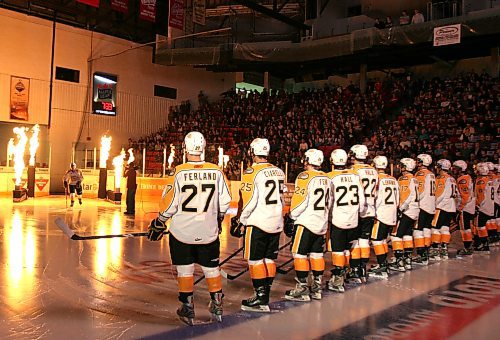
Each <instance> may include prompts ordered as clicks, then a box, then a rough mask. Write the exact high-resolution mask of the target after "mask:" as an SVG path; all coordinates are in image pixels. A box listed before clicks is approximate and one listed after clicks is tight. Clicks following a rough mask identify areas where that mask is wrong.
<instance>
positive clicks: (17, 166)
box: [13, 127, 28, 186]
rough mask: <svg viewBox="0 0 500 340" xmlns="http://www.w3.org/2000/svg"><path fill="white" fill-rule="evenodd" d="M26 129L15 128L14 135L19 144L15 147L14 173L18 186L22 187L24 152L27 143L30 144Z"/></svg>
mask: <svg viewBox="0 0 500 340" xmlns="http://www.w3.org/2000/svg"><path fill="white" fill-rule="evenodd" d="M26 130H28V129H27V128H25V127H15V128H14V129H13V131H14V133H15V134H16V135H17V139H18V141H17V144H16V145H14V149H13V151H14V172H15V177H16V186H19V185H21V177H22V175H23V170H24V150H25V149H26V143H27V142H28V137H27V136H26Z"/></svg>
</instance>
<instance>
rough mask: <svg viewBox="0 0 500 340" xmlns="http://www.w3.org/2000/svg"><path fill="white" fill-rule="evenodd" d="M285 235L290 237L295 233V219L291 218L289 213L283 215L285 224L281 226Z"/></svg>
mask: <svg viewBox="0 0 500 340" xmlns="http://www.w3.org/2000/svg"><path fill="white" fill-rule="evenodd" d="M283 231H284V232H285V235H286V236H288V237H292V236H293V234H294V233H295V221H294V220H292V218H291V217H290V214H286V215H285V226H284V228H283Z"/></svg>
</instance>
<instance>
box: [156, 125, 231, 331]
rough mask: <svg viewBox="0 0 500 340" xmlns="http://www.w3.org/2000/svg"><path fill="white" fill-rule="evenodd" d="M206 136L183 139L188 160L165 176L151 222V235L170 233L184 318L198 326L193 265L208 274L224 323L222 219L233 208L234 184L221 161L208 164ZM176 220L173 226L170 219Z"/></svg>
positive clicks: (217, 315) (214, 310)
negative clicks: (158, 206) (232, 187)
mask: <svg viewBox="0 0 500 340" xmlns="http://www.w3.org/2000/svg"><path fill="white" fill-rule="evenodd" d="M205 145H206V142H205V138H204V137H203V135H202V134H201V133H200V132H196V131H193V132H190V133H188V134H187V135H186V137H185V138H184V145H183V147H184V151H185V153H186V159H187V163H185V164H181V165H178V166H176V167H175V168H173V169H171V170H170V171H169V173H168V175H167V177H166V183H165V189H164V190H163V194H162V198H161V201H160V211H159V213H158V217H156V218H155V219H154V220H152V221H151V224H150V226H149V235H148V239H149V240H150V241H159V240H161V239H162V237H163V235H164V234H169V237H168V241H169V246H170V257H171V258H172V264H173V265H174V266H176V269H177V282H178V285H179V301H180V302H181V303H182V304H181V306H180V307H179V309H177V315H178V316H179V318H180V319H181V321H183V322H185V323H187V324H188V325H190V326H192V325H193V324H194V317H195V311H194V302H193V289H194V277H193V275H194V264H195V263H197V264H199V265H200V266H201V269H202V270H203V274H204V275H205V278H206V282H207V286H208V291H209V292H210V303H209V305H208V309H209V312H210V314H211V315H212V317H213V318H214V319H215V320H217V321H218V322H221V321H222V298H223V297H224V295H223V294H222V278H221V274H220V268H219V254H220V242H219V234H220V232H221V230H222V229H221V226H222V220H223V219H224V215H225V214H226V211H227V209H229V203H230V202H231V193H230V189H229V183H228V180H227V178H226V176H225V175H224V173H223V172H222V170H221V169H220V168H219V167H217V165H215V164H212V163H209V162H205V161H204V160H203V159H204V154H205ZM169 218H171V219H172V220H171V222H170V229H169V230H168V231H167V226H166V222H167V220H168V219H169Z"/></svg>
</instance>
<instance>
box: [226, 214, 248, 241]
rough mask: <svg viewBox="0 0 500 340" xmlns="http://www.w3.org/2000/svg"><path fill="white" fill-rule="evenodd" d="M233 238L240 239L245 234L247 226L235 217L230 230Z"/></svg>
mask: <svg viewBox="0 0 500 340" xmlns="http://www.w3.org/2000/svg"><path fill="white" fill-rule="evenodd" d="M229 233H230V234H231V236H234V237H237V238H240V237H242V236H243V234H244V233H245V226H244V225H243V224H242V223H241V222H240V219H239V218H237V217H236V216H234V217H233V218H231V228H230V229H229Z"/></svg>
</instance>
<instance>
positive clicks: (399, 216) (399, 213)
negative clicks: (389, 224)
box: [393, 209, 403, 221]
mask: <svg viewBox="0 0 500 340" xmlns="http://www.w3.org/2000/svg"><path fill="white" fill-rule="evenodd" d="M393 216H394V215H393ZM402 217H403V212H402V211H401V210H399V209H398V221H401V218H402Z"/></svg>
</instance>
